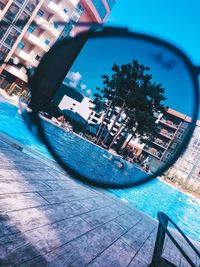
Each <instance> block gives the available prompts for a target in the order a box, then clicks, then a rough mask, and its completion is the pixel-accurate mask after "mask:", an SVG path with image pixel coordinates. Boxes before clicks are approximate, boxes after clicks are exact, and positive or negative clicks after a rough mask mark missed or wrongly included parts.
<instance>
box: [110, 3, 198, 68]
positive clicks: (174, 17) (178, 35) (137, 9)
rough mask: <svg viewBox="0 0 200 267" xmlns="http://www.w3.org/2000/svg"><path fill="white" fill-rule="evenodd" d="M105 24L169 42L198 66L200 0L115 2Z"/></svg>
mask: <svg viewBox="0 0 200 267" xmlns="http://www.w3.org/2000/svg"><path fill="white" fill-rule="evenodd" d="M106 23H107V24H112V25H113V24H116V25H124V26H127V27H128V28H130V29H131V30H133V31H139V32H143V33H148V34H152V35H154V36H157V37H159V38H163V39H165V40H167V41H170V42H172V43H173V44H175V45H177V46H178V47H179V48H181V49H182V50H183V51H184V52H185V53H187V55H188V56H190V58H191V59H192V61H193V63H195V64H199V65H200V27H199V25H200V1H199V0H167V1H162V0H117V3H116V4H115V6H114V7H113V10H112V11H111V13H110V15H109V17H108V19H107V22H106Z"/></svg>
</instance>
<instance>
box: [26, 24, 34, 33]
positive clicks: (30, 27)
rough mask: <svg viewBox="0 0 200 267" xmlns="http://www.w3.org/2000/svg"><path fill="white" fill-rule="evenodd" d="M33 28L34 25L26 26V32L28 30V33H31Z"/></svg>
mask: <svg viewBox="0 0 200 267" xmlns="http://www.w3.org/2000/svg"><path fill="white" fill-rule="evenodd" d="M34 30H35V25H30V26H29V27H28V30H27V31H28V32H30V33H32V32H33V31H34Z"/></svg>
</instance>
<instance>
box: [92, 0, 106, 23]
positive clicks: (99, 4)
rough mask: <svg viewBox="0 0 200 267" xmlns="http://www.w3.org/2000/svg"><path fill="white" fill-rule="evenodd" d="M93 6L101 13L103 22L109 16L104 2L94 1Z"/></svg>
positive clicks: (100, 0)
mask: <svg viewBox="0 0 200 267" xmlns="http://www.w3.org/2000/svg"><path fill="white" fill-rule="evenodd" d="M92 3H93V5H94V6H95V8H96V10H97V11H98V13H99V16H100V18H101V19H102V20H103V19H104V18H105V16H106V14H107V10H106V8H105V6H104V4H103V2H102V0H92Z"/></svg>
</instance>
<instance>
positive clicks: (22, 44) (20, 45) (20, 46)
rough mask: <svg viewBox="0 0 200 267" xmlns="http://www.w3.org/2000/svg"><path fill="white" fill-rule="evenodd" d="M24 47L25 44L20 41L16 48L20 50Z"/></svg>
mask: <svg viewBox="0 0 200 267" xmlns="http://www.w3.org/2000/svg"><path fill="white" fill-rule="evenodd" d="M24 46H25V43H24V42H23V41H21V42H20V43H19V44H18V48H20V49H23V48H24Z"/></svg>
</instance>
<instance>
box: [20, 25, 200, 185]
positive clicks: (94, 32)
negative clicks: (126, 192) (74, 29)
mask: <svg viewBox="0 0 200 267" xmlns="http://www.w3.org/2000/svg"><path fill="white" fill-rule="evenodd" d="M99 37H103V38H107V37H122V38H123V37H129V38H135V39H138V40H145V41H147V42H150V43H153V44H157V45H159V46H161V47H164V48H166V49H168V50H170V51H171V52H173V53H174V54H176V55H177V56H178V57H179V58H180V59H181V60H182V61H183V62H184V63H185V66H186V67H187V69H188V72H189V74H190V76H191V78H192V82H193V87H194V95H195V99H194V111H193V115H192V121H191V123H190V129H189V131H188V133H187V134H186V137H185V139H184V142H183V143H182V145H181V147H180V149H179V151H177V153H176V154H175V155H174V156H173V157H172V158H171V159H170V160H169V161H168V162H167V163H166V164H165V166H163V167H162V168H160V169H159V170H158V171H156V172H155V173H154V174H151V175H149V176H147V177H145V178H144V179H143V180H140V181H138V180H136V181H133V182H130V183H128V184H124V185H123V184H111V183H106V182H98V181H92V180H91V179H90V178H88V177H85V176H83V175H81V173H79V172H78V171H76V170H74V169H73V168H71V167H69V166H67V165H66V163H65V162H64V161H63V160H62V159H61V158H60V157H59V156H58V155H57V153H56V152H55V151H54V149H53V148H52V146H51V145H50V144H49V142H48V140H47V138H46V136H45V134H44V131H43V127H42V124H41V119H40V117H39V114H38V111H39V110H38V108H37V92H38V88H37V83H38V81H40V79H41V77H42V75H43V74H44V73H45V72H46V73H48V68H47V66H50V67H52V66H53V65H54V64H53V61H52V58H54V57H55V55H56V54H57V53H58V52H59V51H62V49H66V47H67V46H68V45H69V44H71V43H75V42H82V41H85V40H87V39H91V38H99ZM74 60H75V59H73V60H72V61H71V62H69V66H68V67H69V69H70V66H72V64H73V61H74ZM67 72H68V71H66V70H65V71H64V73H61V74H60V77H62V78H64V77H65V76H66V74H67ZM199 73H200V67H196V66H194V65H193V64H192V62H191V61H190V59H189V58H188V57H187V56H186V55H185V54H184V53H183V52H182V51H181V50H179V49H178V48H176V47H175V46H173V45H171V44H169V43H168V42H165V41H163V40H160V39H158V38H155V37H152V36H149V35H146V34H140V33H133V32H130V31H128V29H124V28H115V27H103V26H99V25H98V26H97V25H95V27H94V29H92V28H90V30H89V31H87V32H82V33H80V34H78V35H77V36H76V37H74V38H65V39H63V40H61V41H58V42H57V43H55V44H54V45H53V46H52V47H51V49H50V50H49V52H47V53H46V54H45V55H44V56H43V58H42V59H41V61H40V63H39V65H38V67H37V69H36V70H35V72H34V74H33V76H32V77H29V81H28V85H29V89H30V91H31V95H32V98H31V109H32V112H31V113H29V114H28V117H29V118H28V120H27V112H22V115H23V117H24V120H25V121H26V122H27V126H28V128H29V129H30V130H31V131H32V133H33V134H35V133H34V132H33V130H32V129H33V127H36V128H37V130H38V131H37V132H38V136H39V138H40V140H41V141H42V143H44V144H45V146H46V147H47V149H48V150H49V152H50V153H51V155H52V156H53V157H54V159H55V160H56V161H57V163H58V164H59V165H60V166H61V167H62V168H63V169H64V170H65V171H67V173H69V174H70V175H71V176H72V178H74V179H76V180H79V181H81V182H83V183H87V184H89V185H92V186H95V187H101V188H112V189H125V188H130V187H133V186H138V185H141V184H144V183H146V182H148V181H150V180H152V179H154V178H155V177H157V176H160V175H162V174H163V173H164V172H165V171H166V170H167V169H168V168H169V167H170V166H171V165H172V164H173V163H174V162H175V161H176V160H177V159H178V158H179V157H180V155H181V154H182V153H183V152H184V150H185V149H186V146H187V144H188V143H189V141H190V138H191V136H192V133H193V131H194V129H195V126H196V120H197V118H198V108H199V84H198V75H199ZM61 80H62V79H61ZM133 179H134V177H133Z"/></svg>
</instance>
